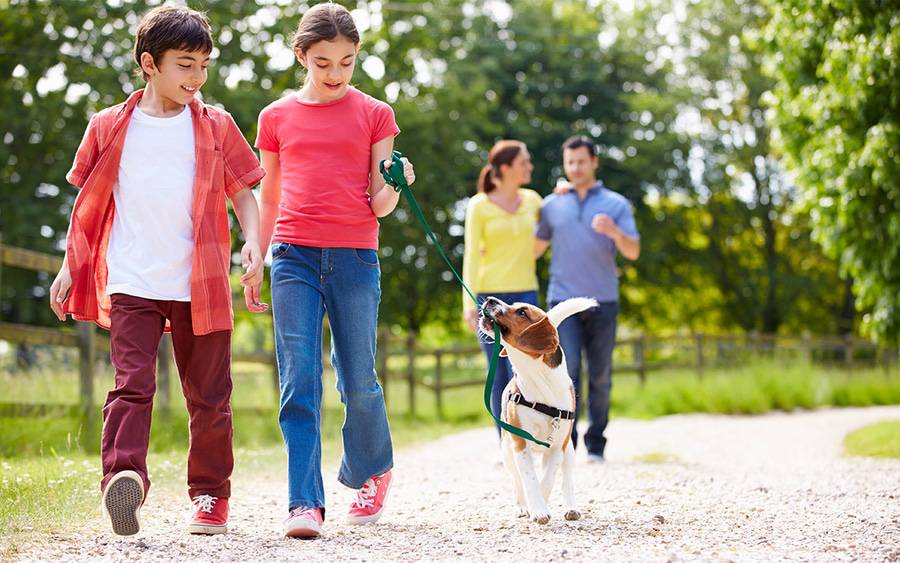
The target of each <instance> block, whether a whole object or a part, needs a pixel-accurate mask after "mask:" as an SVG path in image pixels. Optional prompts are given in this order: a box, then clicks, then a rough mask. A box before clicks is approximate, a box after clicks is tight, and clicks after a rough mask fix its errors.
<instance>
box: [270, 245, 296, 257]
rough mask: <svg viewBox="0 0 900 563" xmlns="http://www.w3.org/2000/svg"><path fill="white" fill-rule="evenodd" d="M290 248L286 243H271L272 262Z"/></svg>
mask: <svg viewBox="0 0 900 563" xmlns="http://www.w3.org/2000/svg"><path fill="white" fill-rule="evenodd" d="M290 248H291V245H290V243H287V242H273V243H272V248H271V250H272V260H275V259H276V258H279V257H281V256H282V255H284V253H285V252H287V251H288V250H289V249H290Z"/></svg>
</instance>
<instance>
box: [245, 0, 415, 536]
mask: <svg viewBox="0 0 900 563" xmlns="http://www.w3.org/2000/svg"><path fill="white" fill-rule="evenodd" d="M292 46H293V48H294V52H295V53H296V55H297V59H298V60H299V61H300V64H301V65H303V67H304V68H305V69H306V70H307V74H306V80H305V82H304V84H303V87H302V88H301V89H300V91H299V92H297V93H295V94H290V95H288V96H285V97H283V98H282V99H280V100H278V101H276V102H274V103H272V104H270V105H269V106H268V107H266V108H265V109H263V110H262V112H261V113H260V115H259V134H258V137H257V140H256V146H257V147H258V148H259V149H260V155H261V161H262V166H263V168H264V169H265V170H266V173H267V175H268V180H267V181H266V182H265V183H263V184H262V190H261V218H262V219H261V225H260V242H261V243H263V244H268V243H269V240H270V239H271V241H272V247H271V250H272V307H273V318H274V323H275V354H276V359H277V362H278V375H279V380H280V386H281V408H280V414H279V422H280V424H281V432H282V435H283V436H284V441H285V444H286V446H287V453H288V490H289V495H290V499H289V514H288V517H287V519H286V520H285V522H284V533H285V535H286V536H288V537H307V538H308V537H316V536H318V535H319V534H320V533H321V529H322V523H323V520H324V516H325V494H324V488H323V485H322V469H321V439H320V430H319V423H320V420H319V412H320V411H319V409H320V406H321V402H322V362H321V349H322V346H321V339H322V317H323V314H324V313H325V312H326V311H327V312H328V318H329V321H330V324H331V332H332V356H331V362H332V365H333V366H334V368H335V371H336V374H337V388H338V391H339V392H340V395H341V400H342V401H343V403H344V407H345V419H344V426H343V444H344V456H343V460H342V463H341V469H340V473H339V475H338V480H339V481H340V482H341V483H343V484H344V485H346V486H348V487H351V488H354V489H359V492H358V495H357V499H356V501H355V502H354V503H353V504H352V505H351V507H350V513H349V521H350V522H351V523H353V524H362V523H366V522H374V521H376V520H378V518H379V517H380V515H381V511H382V508H383V506H384V500H385V496H386V495H387V492H388V488H389V486H390V484H391V467H392V466H393V452H392V446H391V435H390V431H389V429H388V421H387V413H386V411H385V405H384V395H383V393H382V390H381V386H380V385H379V384H378V382H377V380H376V377H375V335H376V330H377V323H378V303H379V301H380V297H381V285H380V269H379V263H378V254H377V249H378V220H377V218H378V217H384V216H385V215H387V214H389V213H390V212H391V211H393V210H394V207H396V205H397V201H398V198H399V194H397V193H396V192H394V190H392V189H391V188H390V187H387V186H385V183H384V180H383V179H382V177H381V174H380V173H379V171H378V163H379V162H381V161H383V160H385V159H389V158H390V155H391V150H392V149H393V144H394V136H396V135H397V134H398V133H399V132H400V130H399V128H398V127H397V124H396V122H395V121H394V113H393V110H391V108H390V107H389V106H388V105H387V104H385V103H383V102H380V101H378V100H376V99H374V98H372V97H371V96H368V95H366V94H364V93H362V92H360V91H359V90H357V89H355V88H353V87H352V86H350V80H351V78H352V77H353V70H354V67H355V65H356V57H357V53H358V52H359V33H358V32H357V29H356V25H355V24H354V22H353V18H352V17H351V16H350V13H349V12H348V11H347V10H346V9H345V8H343V7H342V6H339V5H337V4H319V5H316V6H314V7H313V8H310V9H309V10H308V11H307V12H306V13H305V14H304V15H303V18H302V19H301V20H300V25H299V27H298V29H297V33H296V34H295V35H294V38H293V44H292ZM388 164H389V163H388ZM404 164H405V165H404V173H405V175H406V178H407V181H408V182H412V181H414V179H415V178H414V176H413V171H412V166H411V165H410V164H409V163H408V162H406V163H404ZM273 228H274V232H273ZM259 287H260V286H259V284H257V285H256V286H254V287H252V288H248V289H247V290H245V298H246V301H247V307H248V309H250V310H251V311H264V310H265V309H266V306H265V305H264V304H262V303H260V302H259Z"/></svg>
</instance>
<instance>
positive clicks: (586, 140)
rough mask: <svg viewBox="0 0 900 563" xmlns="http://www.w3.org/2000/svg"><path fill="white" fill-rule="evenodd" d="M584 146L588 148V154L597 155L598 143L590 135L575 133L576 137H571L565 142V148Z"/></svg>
mask: <svg viewBox="0 0 900 563" xmlns="http://www.w3.org/2000/svg"><path fill="white" fill-rule="evenodd" d="M581 147H584V148H586V149H587V150H588V154H590V155H591V156H597V145H596V144H594V141H592V140H591V139H590V137H585V136H584V135H575V136H574V137H569V138H568V139H566V142H565V143H563V146H562V148H563V150H567V149H568V150H575V149H579V148H581Z"/></svg>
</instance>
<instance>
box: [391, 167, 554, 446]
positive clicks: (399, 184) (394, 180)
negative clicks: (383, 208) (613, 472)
mask: <svg viewBox="0 0 900 563" xmlns="http://www.w3.org/2000/svg"><path fill="white" fill-rule="evenodd" d="M402 158H403V155H402V154H400V152H399V151H393V152H392V153H391V165H390V166H388V167H387V168H385V166H384V161H382V162H379V163H378V170H379V171H380V172H381V176H382V177H383V178H384V181H385V183H387V184H388V185H389V186H391V187H392V188H393V189H394V191H395V192H398V193H402V194H403V196H404V197H405V198H406V201H407V202H408V203H409V208H410V209H411V210H412V212H413V215H415V216H416V219H418V220H419V223H421V225H422V228H423V229H425V234H427V235H428V238H429V239H430V240H431V243H432V244H433V245H434V246H435V248H437V249H438V252H440V254H441V258H443V259H444V262H446V263H447V267H448V268H450V271H451V272H453V275H454V276H456V279H457V280H458V281H459V283H460V285H462V287H463V289H464V290H466V293H467V294H468V295H469V298H470V299H471V300H472V302H473V303H475V306H476V307H477V308H478V309H479V311H481V314H482V315H484V316H486V317H487V318H489V319H491V322H492V323H493V325H494V349H493V351H492V352H491V363H490V367H489V369H488V374H487V380H486V381H485V382H484V406H485V408H486V409H487V411H488V414H490V415H491V418H493V419H494V420H495V421H496V422H497V424H498V425H499V426H500V428H502V429H504V430H506V431H507V432H509V433H511V434H515V435H516V436H519V437H521V438H524V439H526V440H530V441H532V442H534V443H535V444H540V445H541V446H544V447H545V448H549V447H550V444H548V443H547V442H542V441H541V440H538V439H537V438H535V437H534V436H532V435H531V434H530V433H528V432H527V431H525V430H522V429H521V428H519V427H518V426H513V425H511V424H507V423H505V422H503V421H502V420H500V419H499V418H497V417H496V416H494V413H493V412H492V411H491V389H493V387H494V376H495V375H496V373H497V364H498V363H499V361H500V348H501V347H502V344H501V343H500V327H499V325H498V324H497V321H496V320H495V319H494V317H492V316H491V314H490V313H488V312H487V310H486V309H485V308H484V307H481V306H480V305H479V304H478V299H476V298H475V296H474V295H473V294H472V292H471V291H470V290H469V288H468V287H466V284H465V282H464V281H463V280H462V278H461V277H460V275H459V274H458V273H457V272H456V268H454V267H453V264H451V263H450V259H449V258H447V254H446V253H445V252H444V249H443V248H442V247H441V245H440V243H438V239H437V235H435V234H434V231H432V230H431V227H430V226H428V221H426V220H425V215H423V214H422V210H421V209H420V208H419V204H418V202H417V201H416V198H415V196H414V195H413V193H412V190H411V189H410V187H409V184H407V183H406V177H405V176H404V175H403V161H402V160H401V159H402Z"/></svg>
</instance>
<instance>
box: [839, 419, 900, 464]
mask: <svg viewBox="0 0 900 563" xmlns="http://www.w3.org/2000/svg"><path fill="white" fill-rule="evenodd" d="M844 449H846V450H847V453H848V454H850V455H856V456H866V457H888V458H894V459H900V420H886V421H884V422H876V423H875V424H870V425H868V426H864V427H862V428H860V429H859V430H855V431H853V432H851V433H850V434H848V435H847V437H846V438H844Z"/></svg>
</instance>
